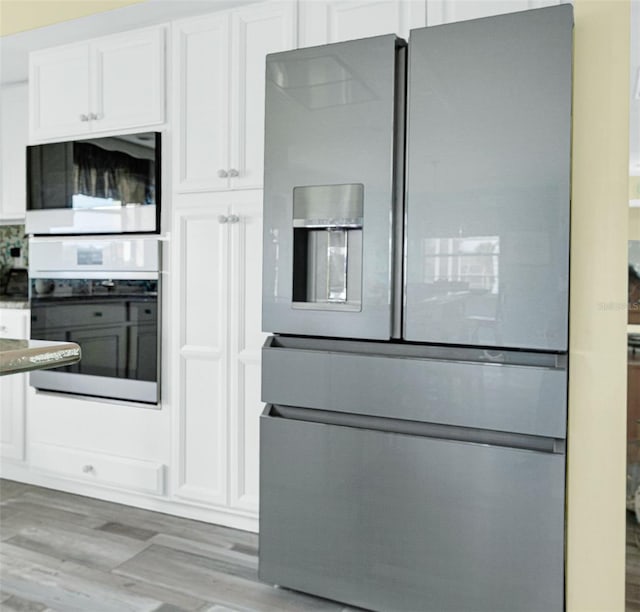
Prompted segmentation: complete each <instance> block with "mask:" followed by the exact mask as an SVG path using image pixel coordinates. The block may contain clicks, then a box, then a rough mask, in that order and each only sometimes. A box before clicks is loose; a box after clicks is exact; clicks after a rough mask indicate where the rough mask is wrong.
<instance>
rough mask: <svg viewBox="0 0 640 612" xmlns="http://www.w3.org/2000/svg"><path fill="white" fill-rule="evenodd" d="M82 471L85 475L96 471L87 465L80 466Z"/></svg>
mask: <svg viewBox="0 0 640 612" xmlns="http://www.w3.org/2000/svg"><path fill="white" fill-rule="evenodd" d="M82 471H83V472H84V473H85V474H93V473H94V472H95V471H96V469H95V468H94V467H93V466H92V465H89V464H87V465H83V466H82Z"/></svg>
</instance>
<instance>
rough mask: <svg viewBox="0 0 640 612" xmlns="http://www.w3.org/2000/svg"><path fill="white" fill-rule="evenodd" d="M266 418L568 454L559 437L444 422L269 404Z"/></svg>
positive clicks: (263, 415)
mask: <svg viewBox="0 0 640 612" xmlns="http://www.w3.org/2000/svg"><path fill="white" fill-rule="evenodd" d="M262 418H267V419H284V420H293V421H305V422H308V423H317V424H321V425H335V426H338V427H353V428H356V429H367V430H373V431H381V432H386V433H395V434H404V435H410V436H419V437H422V438H433V439H441V440H448V441H451V442H462V443H469V444H486V445H491V446H502V447H505V448H514V449H520V450H528V451H536V452H542V453H555V454H563V453H564V452H565V440H563V439H559V438H551V437H547V436H533V435H530V434H521V433H511V432H503V431H493V430H489V429H479V428H474V427H461V426H457V425H442V424H440V423H423V422H420V421H408V420H404V419H390V418H386V417H376V416H369V415H362V414H353V413H346V412H331V411H328V410H316V409H314V408H296V407H293V406H280V405H274V404H268V405H267V407H266V408H265V410H264V412H263V413H262Z"/></svg>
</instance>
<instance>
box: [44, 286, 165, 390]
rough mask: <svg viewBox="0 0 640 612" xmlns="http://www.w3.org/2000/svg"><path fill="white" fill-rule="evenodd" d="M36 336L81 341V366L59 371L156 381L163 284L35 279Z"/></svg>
mask: <svg viewBox="0 0 640 612" xmlns="http://www.w3.org/2000/svg"><path fill="white" fill-rule="evenodd" d="M31 298H32V299H31V337H32V338H33V339H36V340H62V341H68V342H76V343H78V344H79V345H80V347H81V348H82V359H81V360H80V362H78V363H77V364H74V365H71V366H67V367H66V368H59V369H58V370H57V371H66V372H72V373H77V374H91V375H95V376H107V377H112V378H128V379H134V380H142V381H151V382H155V381H156V380H157V369H158V344H157V343H158V281H157V280H95V279H91V280H77V279H42V278H38V279H31Z"/></svg>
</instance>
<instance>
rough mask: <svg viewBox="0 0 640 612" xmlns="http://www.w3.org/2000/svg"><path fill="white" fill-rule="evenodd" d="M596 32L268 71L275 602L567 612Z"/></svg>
mask: <svg viewBox="0 0 640 612" xmlns="http://www.w3.org/2000/svg"><path fill="white" fill-rule="evenodd" d="M572 24H573V20H572V9H571V6H570V5H560V6H555V7H550V8H543V9H537V10H532V11H525V12H519V13H511V14H507V15H500V16H496V17H490V18H485V19H478V20H472V21H466V22H459V23H452V24H447V25H442V26H436V27H428V28H423V29H418V30H413V31H412V32H411V34H410V40H409V44H408V45H407V44H406V43H405V42H404V41H402V40H400V39H398V38H396V37H395V36H394V35H389V36H379V37H373V38H367V39H361V40H357V41H350V42H344V43H336V44H332V45H326V46H319V47H313V48H306V49H298V50H294V51H288V52H283V53H276V54H272V55H270V56H268V58H267V66H266V69H267V81H266V82H267V85H266V148H265V197H264V215H265V217H264V244H263V249H264V270H263V329H264V330H265V331H269V332H272V333H274V334H275V335H273V336H271V337H270V338H268V340H267V341H266V343H265V346H264V348H263V366H262V367H263V371H262V399H263V401H264V402H265V403H266V404H267V406H266V408H265V411H264V413H263V416H262V417H261V431H260V445H261V449H260V454H261V464H260V472H261V476H260V487H261V501H260V570H259V571H260V577H261V578H262V580H264V581H266V582H269V583H272V584H278V585H281V586H285V587H289V588H293V589H298V590H301V591H306V592H309V593H314V594H317V595H320V596H324V597H327V598H331V599H336V600H339V601H343V602H347V603H349V604H352V605H357V606H362V607H366V608H372V609H378V610H456V611H459V610H474V611H476V610H491V611H495V610H509V611H513V610H545V611H548V610H561V609H562V608H563V606H564V507H565V506H564V503H565V502H564V500H565V441H566V417H567V410H566V406H567V368H568V363H567V348H568V291H569V212H570V201H569V179H570V139H571V134H570V126H571V56H572V27H573V25H572Z"/></svg>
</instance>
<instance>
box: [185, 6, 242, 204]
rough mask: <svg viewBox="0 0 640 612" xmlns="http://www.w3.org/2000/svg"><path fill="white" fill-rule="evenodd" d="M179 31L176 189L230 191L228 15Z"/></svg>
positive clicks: (187, 23) (196, 21) (193, 21)
mask: <svg viewBox="0 0 640 612" xmlns="http://www.w3.org/2000/svg"><path fill="white" fill-rule="evenodd" d="M174 31H175V34H174V70H175V73H174V83H175V84H176V88H175V91H176V97H175V107H176V109H177V126H176V127H177V129H176V135H177V138H176V146H175V149H174V150H175V152H176V155H175V160H174V161H175V164H174V165H175V184H176V190H177V191H183V192H184V191H197V190H205V189H211V190H218V189H227V188H228V186H229V181H228V179H227V178H226V177H224V176H223V177H220V176H219V175H218V173H219V172H220V171H223V172H228V169H229V168H228V166H229V16H228V15H221V16H213V17H208V18H198V19H190V20H188V21H184V22H181V23H180V24H179V25H178V26H177V27H176V28H175V30H174Z"/></svg>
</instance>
